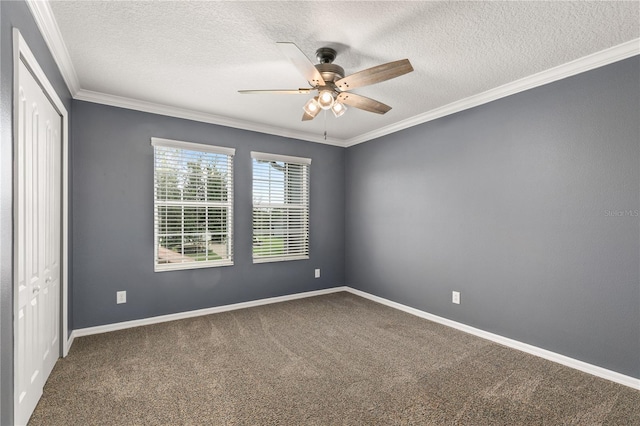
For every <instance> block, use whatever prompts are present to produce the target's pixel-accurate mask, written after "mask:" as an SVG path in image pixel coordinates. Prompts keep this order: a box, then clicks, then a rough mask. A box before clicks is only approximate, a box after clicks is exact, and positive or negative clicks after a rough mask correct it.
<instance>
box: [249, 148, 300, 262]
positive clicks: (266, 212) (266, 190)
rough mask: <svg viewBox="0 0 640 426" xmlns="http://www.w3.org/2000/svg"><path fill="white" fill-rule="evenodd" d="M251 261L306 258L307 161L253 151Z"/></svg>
mask: <svg viewBox="0 0 640 426" xmlns="http://www.w3.org/2000/svg"><path fill="white" fill-rule="evenodd" d="M251 157H252V159H253V262H254V263H259V262H273V261H280V260H295V259H308V258H309V165H310V164H311V160H310V159H308V158H299V157H288V156H283V155H274V154H265V153H262V152H252V153H251Z"/></svg>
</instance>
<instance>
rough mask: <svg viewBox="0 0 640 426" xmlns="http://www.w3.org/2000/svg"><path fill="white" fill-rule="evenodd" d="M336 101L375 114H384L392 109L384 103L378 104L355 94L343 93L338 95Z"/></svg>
mask: <svg viewBox="0 0 640 426" xmlns="http://www.w3.org/2000/svg"><path fill="white" fill-rule="evenodd" d="M336 101H338V102H342V103H343V104H346V105H349V106H352V107H354V108H358V109H362V110H365V111H369V112H375V113H376V114H384V113H386V112H388V111H389V110H390V109H391V107H390V106H389V105H385V104H383V103H382V102H378V101H376V100H374V99H370V98H367V97H365V96H361V95H356V94H355V93H347V92H342V93H340V94H339V95H338V97H337V98H336Z"/></svg>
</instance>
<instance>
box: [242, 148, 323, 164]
mask: <svg viewBox="0 0 640 426" xmlns="http://www.w3.org/2000/svg"><path fill="white" fill-rule="evenodd" d="M251 158H253V159H255V160H264V161H284V162H285V163H297V164H306V165H309V164H311V158H304V157H292V156H290V155H280V154H269V153H266V152H256V151H251Z"/></svg>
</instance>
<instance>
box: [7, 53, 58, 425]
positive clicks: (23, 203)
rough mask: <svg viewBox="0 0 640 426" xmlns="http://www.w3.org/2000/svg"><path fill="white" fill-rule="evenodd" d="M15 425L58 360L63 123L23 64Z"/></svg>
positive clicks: (25, 418) (20, 80)
mask: <svg viewBox="0 0 640 426" xmlns="http://www.w3.org/2000/svg"><path fill="white" fill-rule="evenodd" d="M17 96H18V111H17V113H18V126H19V128H18V146H17V150H18V152H17V159H18V163H17V182H18V188H17V189H18V196H17V202H18V208H17V217H16V221H17V228H16V229H17V238H18V245H17V253H16V257H17V266H18V268H17V269H18V270H17V274H18V282H17V289H16V291H17V299H18V306H17V311H16V313H15V316H16V321H17V335H16V336H15V344H16V358H17V359H16V360H15V363H16V377H15V386H16V389H15V398H16V401H15V403H16V405H15V407H16V411H15V413H14V414H15V422H16V424H26V423H27V421H28V420H29V417H30V416H31V413H32V412H33V409H34V408H35V406H36V404H37V403H38V400H39V399H40V396H41V395H42V388H43V386H44V383H45V381H46V380H47V378H48V377H49V374H50V373H51V370H52V369H53V366H54V364H55V362H56V360H57V359H58V358H59V356H60V343H59V341H60V324H59V320H60V237H61V235H60V232H61V231H60V229H61V228H60V199H61V188H60V172H61V118H60V115H59V114H58V112H57V111H56V109H55V108H54V107H53V105H52V104H51V102H50V101H49V99H48V98H47V96H46V95H45V94H44V92H43V91H42V89H41V87H40V85H39V84H38V82H37V81H36V80H35V78H34V77H33V75H32V74H31V72H30V71H29V70H28V69H27V67H26V66H25V65H24V64H23V63H22V61H21V62H20V64H19V75H18V94H17Z"/></svg>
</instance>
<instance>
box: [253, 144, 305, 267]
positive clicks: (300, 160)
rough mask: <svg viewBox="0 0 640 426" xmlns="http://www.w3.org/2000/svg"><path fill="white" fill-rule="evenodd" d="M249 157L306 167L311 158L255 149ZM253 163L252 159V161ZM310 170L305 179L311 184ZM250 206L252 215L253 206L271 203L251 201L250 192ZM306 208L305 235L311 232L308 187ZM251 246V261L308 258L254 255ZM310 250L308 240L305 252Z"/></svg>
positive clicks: (301, 258) (301, 257) (263, 261)
mask: <svg viewBox="0 0 640 426" xmlns="http://www.w3.org/2000/svg"><path fill="white" fill-rule="evenodd" d="M251 159H252V160H262V161H277V162H285V163H293V164H301V165H305V166H307V167H309V165H310V164H311V158H305V157H294V156H291V155H280V154H271V153H266V152H257V151H251ZM252 164H253V161H252ZM252 171H253V166H252ZM310 178H311V176H310V170H309V174H308V175H307V179H308V184H309V185H310V184H311V181H310ZM253 180H254V177H252V179H251V181H252V185H253ZM251 204H252V206H251V210H252V215H253V208H254V207H255V206H260V205H271V204H270V203H266V204H265V203H255V202H254V201H253V194H252V202H251ZM306 210H307V235H309V234H310V233H311V230H310V228H311V223H310V219H309V216H310V215H311V198H310V188H308V189H307V205H306ZM254 231H255V230H254V229H253V226H252V229H251V234H252V235H253V233H254ZM251 248H252V254H251V257H252V260H253V263H254V264H256V263H270V262H285V261H289V260H305V259H309V254H306V255H305V254H300V255H290V256H279V255H275V256H260V257H255V256H254V255H253V243H252V244H251ZM310 250H311V247H310V241H307V253H309V252H310Z"/></svg>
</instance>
